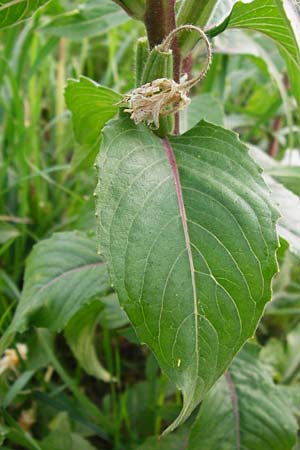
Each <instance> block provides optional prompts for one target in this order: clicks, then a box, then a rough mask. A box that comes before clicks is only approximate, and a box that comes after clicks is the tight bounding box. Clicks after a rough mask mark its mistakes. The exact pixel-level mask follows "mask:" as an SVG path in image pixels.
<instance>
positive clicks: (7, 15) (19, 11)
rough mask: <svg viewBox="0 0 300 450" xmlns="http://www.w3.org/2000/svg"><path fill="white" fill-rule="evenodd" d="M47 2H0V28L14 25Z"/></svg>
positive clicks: (45, 0) (3, 0)
mask: <svg viewBox="0 0 300 450" xmlns="http://www.w3.org/2000/svg"><path fill="white" fill-rule="evenodd" d="M48 1H49V0H2V1H1V3H0V28H5V27H8V26H11V25H16V24H18V23H19V22H21V21H22V20H25V19H27V18H28V17H30V16H31V15H32V14H33V13H35V11H36V10H37V9H39V8H40V7H41V6H44V5H45V4H46V3H48Z"/></svg>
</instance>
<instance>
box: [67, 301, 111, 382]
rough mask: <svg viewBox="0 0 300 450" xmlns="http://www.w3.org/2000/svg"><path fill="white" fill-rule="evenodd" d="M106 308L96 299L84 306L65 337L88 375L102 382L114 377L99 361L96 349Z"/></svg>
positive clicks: (68, 327)
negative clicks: (101, 316)
mask: <svg viewBox="0 0 300 450" xmlns="http://www.w3.org/2000/svg"><path fill="white" fill-rule="evenodd" d="M103 308H104V306H103V304H102V303H101V302H100V300H98V299H96V300H94V301H91V303H88V304H86V305H84V306H83V307H82V308H81V309H80V310H79V311H78V312H77V314H75V316H73V317H72V319H71V320H70V321H69V323H68V325H67V327H66V329H65V336H66V339H67V342H68V344H69V346H70V347H71V350H72V352H73V353H74V355H75V357H76V358H77V360H78V362H79V364H80V366H81V367H82V368H83V369H84V370H85V372H86V373H88V374H89V375H92V376H94V377H96V378H98V379H99V380H102V381H106V382H109V381H112V379H113V377H112V376H111V374H110V373H109V372H108V371H107V370H105V369H104V368H103V366H102V364H101V363H100V361H99V358H98V356H97V352H96V348H95V342H94V339H95V331H96V326H97V324H98V322H99V317H100V314H101V311H102V310H103Z"/></svg>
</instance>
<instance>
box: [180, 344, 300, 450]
mask: <svg viewBox="0 0 300 450" xmlns="http://www.w3.org/2000/svg"><path fill="white" fill-rule="evenodd" d="M251 347H252V346H249V347H246V348H245V349H244V350H243V351H242V352H241V353H240V354H239V355H238V357H237V358H236V359H235V360H234V362H233V364H232V366H231V367H230V369H229V371H228V372H227V374H226V375H225V376H224V377H222V378H221V379H220V380H219V381H218V383H217V384H216V385H215V386H214V387H213V389H212V390H211V391H210V392H209V393H208V395H207V397H206V398H205V399H204V401H203V403H202V405H201V408H200V412H199V415H198V417H197V419H196V421H195V423H194V426H193V428H192V431H191V436H190V441H189V446H188V449H189V450H198V449H199V443H201V447H203V448H205V450H216V449H218V450H228V449H230V450H235V449H236V450H240V449H243V450H262V449H264V450H266V449H268V450H269V449H272V450H283V449H284V450H291V449H292V448H293V445H294V444H295V440H296V434H297V423H296V420H295V419H294V417H293V413H292V405H291V404H290V402H289V400H288V398H287V396H286V393H285V389H284V388H282V387H280V386H277V385H275V384H274V382H273V380H272V377H271V374H270V371H269V368H268V366H266V365H264V364H262V363H261V362H260V361H259V360H258V359H257V357H256V356H255V353H254V352H253V349H251Z"/></svg>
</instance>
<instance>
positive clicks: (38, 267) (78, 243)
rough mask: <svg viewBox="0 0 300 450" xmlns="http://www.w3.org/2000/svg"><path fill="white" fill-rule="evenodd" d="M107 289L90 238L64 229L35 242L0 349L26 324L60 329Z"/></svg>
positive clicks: (92, 240)
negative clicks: (19, 298) (11, 318)
mask: <svg viewBox="0 0 300 450" xmlns="http://www.w3.org/2000/svg"><path fill="white" fill-rule="evenodd" d="M109 290H110V285H109V280H108V275H107V271H106V266H105V264H104V262H103V260H102V259H101V258H100V257H99V256H98V255H97V254H96V250H95V241H94V239H91V238H89V237H87V236H86V235H84V234H82V233H79V232H64V233H57V234H54V235H53V236H52V237H51V238H50V239H46V240H44V241H41V242H39V243H38V244H37V245H36V246H35V247H34V249H33V251H32V253H31V254H30V256H29V258H28V260H27V263H26V270H25V280H24V288H23V292H22V297H21V300H20V303H19V304H18V307H17V310H16V313H15V316H14V318H13V321H12V323H11V325H10V327H9V328H8V330H7V332H6V334H5V335H4V336H3V338H2V339H1V341H0V348H1V352H2V351H3V347H5V346H7V344H8V341H7V339H8V336H12V335H13V334H14V333H16V332H23V331H25V330H26V329H27V328H28V327H29V326H37V327H45V328H49V329H50V330H53V331H60V330H62V329H63V328H64V327H65V326H66V324H67V323H68V321H69V320H70V319H71V317H72V316H73V315H74V314H76V313H77V311H78V310H79V309H80V308H81V307H82V306H83V305H84V304H85V303H87V302H88V301H89V300H90V299H91V298H92V297H94V296H96V295H105V294H107V293H108V292H109Z"/></svg>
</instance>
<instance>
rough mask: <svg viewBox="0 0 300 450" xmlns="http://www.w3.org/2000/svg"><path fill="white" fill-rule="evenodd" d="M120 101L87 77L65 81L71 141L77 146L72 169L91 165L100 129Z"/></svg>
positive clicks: (97, 146) (111, 92)
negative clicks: (66, 82)
mask: <svg viewBox="0 0 300 450" xmlns="http://www.w3.org/2000/svg"><path fill="white" fill-rule="evenodd" d="M121 98H122V97H121V95H120V94H118V93H117V92H115V91H113V90H112V89H108V88H106V87H104V86H100V85H99V84H97V83H96V82H95V81H93V80H91V79H89V78H87V77H84V76H81V77H80V79H79V80H72V79H71V80H68V84H67V86H66V89H65V99H66V104H67V107H68V109H69V110H70V111H71V112H72V120H73V128H74V134H75V137H76V139H77V141H78V142H79V143H80V144H81V146H80V148H79V149H78V151H77V152H76V154H75V159H74V161H73V163H75V165H78V164H81V165H84V162H87V163H89V162H90V161H92V162H94V160H95V157H96V155H97V153H98V150H99V143H100V134H101V129H102V128H103V126H104V125H105V123H106V122H107V121H108V120H109V119H111V118H112V117H114V116H115V115H116V113H117V112H118V109H119V108H118V106H116V103H117V102H118V101H120V100H121Z"/></svg>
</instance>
